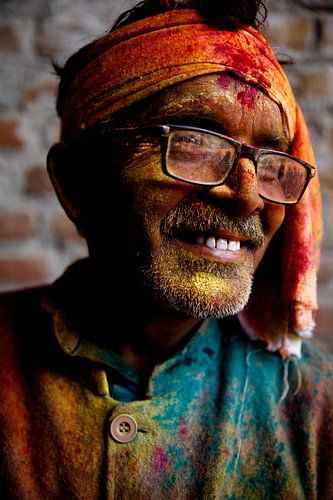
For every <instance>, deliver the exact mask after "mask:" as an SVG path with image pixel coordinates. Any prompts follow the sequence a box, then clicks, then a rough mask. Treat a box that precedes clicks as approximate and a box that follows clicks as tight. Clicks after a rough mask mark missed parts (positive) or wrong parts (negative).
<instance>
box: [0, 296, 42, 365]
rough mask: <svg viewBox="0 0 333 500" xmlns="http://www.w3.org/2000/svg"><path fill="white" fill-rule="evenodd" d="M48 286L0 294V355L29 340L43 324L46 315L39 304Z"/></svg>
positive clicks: (4, 355)
mask: <svg viewBox="0 0 333 500" xmlns="http://www.w3.org/2000/svg"><path fill="white" fill-rule="evenodd" d="M49 288H50V287H49V286H42V287H38V288H31V289H26V290H19V291H15V292H6V293H1V294H0V357H1V358H2V359H3V358H4V357H8V355H9V352H11V351H13V349H15V350H17V348H18V347H20V350H21V349H22V348H24V345H26V344H27V343H29V342H31V341H32V339H33V338H34V337H35V336H36V334H37V332H38V331H39V330H40V325H41V324H42V323H44V324H45V319H46V315H45V312H44V311H43V309H42V308H41V306H40V302H41V300H42V298H43V297H44V296H45V295H46V294H47V291H48V290H49Z"/></svg>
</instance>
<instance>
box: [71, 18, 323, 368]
mask: <svg viewBox="0 0 333 500" xmlns="http://www.w3.org/2000/svg"><path fill="white" fill-rule="evenodd" d="M90 51H91V53H90V54H89V60H90V62H88V63H87V64H86V66H84V67H83V68H82V69H81V70H80V71H79V73H78V74H77V76H76V77H75V79H74V80H73V82H72V84H71V85H70V88H69V90H68V93H67V95H66V98H65V104H64V112H63V116H62V139H63V140H65V141H66V140H69V139H71V138H74V137H75V136H76V135H78V134H79V133H80V132H81V131H82V130H84V129H86V128H89V127H90V126H92V125H94V124H96V123H97V122H99V121H101V120H103V119H105V118H107V117H108V116H110V115H111V114H112V113H114V112H117V111H120V110H122V109H124V108H127V107H128V106H130V105H132V104H135V103H137V102H139V101H141V100H142V99H144V98H146V97H149V96H151V95H152V94H154V93H156V92H158V91H160V90H163V89H165V88H167V87H169V86H170V85H173V84H175V83H179V82H182V81H185V80H189V79H191V78H194V77H196V76H200V75H207V74H211V73H219V72H226V71H227V72H228V73H232V74H234V75H235V76H236V77H237V78H239V79H241V80H243V81H245V82H247V83H249V84H253V85H255V86H257V87H259V88H260V89H261V90H262V91H263V92H264V93H266V94H267V95H268V96H269V97H270V98H271V99H272V100H273V101H274V102H276V103H277V104H278V106H279V108H280V110H281V113H282V116H283V119H284V123H285V125H286V127H287V130H288V133H289V136H290V139H291V141H292V151H291V154H293V155H295V156H297V157H299V158H302V159H303V160H305V161H307V162H308V163H311V164H314V156H313V151H312V147H311V143H310V138H309V134H308V131H307V127H306V124H305V122H304V119H303V115H302V113H301V110H300V109H299V107H298V105H297V103H296V102H295V98H294V96H293V93H292V90H291V88H290V85H289V83H288V80H287V78H286V76H285V74H284V72H283V70H282V68H281V66H280V65H279V63H278V62H277V60H276V58H275V56H274V54H273V52H272V50H271V48H270V47H269V45H268V43H267V42H266V40H265V39H264V38H263V37H262V36H261V35H260V34H259V33H258V32H257V31H256V30H255V29H253V28H251V27H244V28H243V29H239V30H236V31H228V30H224V29H222V28H221V27H217V26H214V25H212V24H211V23H208V22H207V21H205V20H204V19H203V18H202V17H201V16H200V15H199V14H198V13H197V12H196V11H194V10H173V11H168V12H165V13H163V14H159V15H156V16H153V17H150V18H147V19H144V20H141V21H137V22H135V23H132V24H130V25H128V26H124V27H122V28H120V29H118V30H116V31H114V32H111V33H109V34H107V35H105V36H104V37H102V38H101V39H99V40H97V41H96V42H95V43H94V44H92V45H91V47H90ZM321 232H322V218H321V200H320V190H319V179H318V175H316V176H315V178H314V179H313V180H312V181H311V183H310V185H309V187H308V188H307V191H306V192H305V194H304V196H303V198H302V200H301V201H300V202H299V204H298V205H295V206H290V207H286V216H285V221H284V223H283V226H282V227H281V228H280V230H279V231H278V235H277V237H276V238H275V239H274V240H273V241H272V244H271V245H270V246H271V247H272V248H270V249H269V251H268V252H267V254H266V255H265V257H264V259H263V261H262V263H261V264H260V266H259V269H258V271H257V272H256V275H255V279H254V287H253V292H252V294H251V298H250V301H249V304H248V305H247V306H246V308H245V309H244V311H242V312H241V313H239V319H240V322H241V323H242V325H243V328H244V329H245V331H246V333H247V334H248V335H249V337H250V338H252V339H259V340H263V341H264V342H265V345H266V347H267V349H268V350H271V351H279V352H280V353H281V355H282V356H283V357H284V358H286V357H288V356H291V355H296V356H300V346H301V339H302V338H303V337H309V336H311V332H312V330H313V327H314V313H315V311H316V310H317V301H316V271H317V269H318V265H319V245H320V239H321Z"/></svg>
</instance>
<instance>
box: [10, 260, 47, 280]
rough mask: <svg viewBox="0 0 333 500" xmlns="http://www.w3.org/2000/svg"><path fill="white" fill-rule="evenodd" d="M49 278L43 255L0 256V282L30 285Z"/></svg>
mask: <svg viewBox="0 0 333 500" xmlns="http://www.w3.org/2000/svg"><path fill="white" fill-rule="evenodd" d="M48 279H49V272H48V266H47V262H46V260H45V259H44V258H43V257H14V258H10V257H2V258H0V283H1V287H3V285H16V286H30V285H36V284H38V283H42V282H45V281H47V280H48Z"/></svg>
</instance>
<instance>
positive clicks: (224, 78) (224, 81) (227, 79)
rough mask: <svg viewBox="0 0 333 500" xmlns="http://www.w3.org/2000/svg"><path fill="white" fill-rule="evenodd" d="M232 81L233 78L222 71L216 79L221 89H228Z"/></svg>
mask: <svg viewBox="0 0 333 500" xmlns="http://www.w3.org/2000/svg"><path fill="white" fill-rule="evenodd" d="M234 81H235V79H234V78H233V77H232V76H231V75H226V74H225V73H222V74H221V75H220V76H219V77H218V79H217V83H218V85H219V86H220V87H221V88H222V89H228V88H229V87H231V85H232V84H233V82H234Z"/></svg>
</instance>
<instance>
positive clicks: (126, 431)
mask: <svg viewBox="0 0 333 500" xmlns="http://www.w3.org/2000/svg"><path fill="white" fill-rule="evenodd" d="M137 432H138V424H137V423H136V421H135V420H134V418H133V417H131V416H130V415H126V414H125V413H123V414H122V415H118V417H115V418H114V419H113V420H112V421H111V424H110V434H111V437H112V438H113V439H114V440H115V441H117V442H118V443H129V442H130V441H132V439H134V438H135V436H136V433H137Z"/></svg>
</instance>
